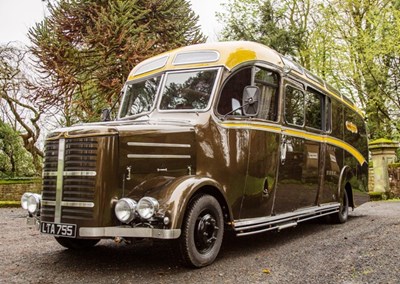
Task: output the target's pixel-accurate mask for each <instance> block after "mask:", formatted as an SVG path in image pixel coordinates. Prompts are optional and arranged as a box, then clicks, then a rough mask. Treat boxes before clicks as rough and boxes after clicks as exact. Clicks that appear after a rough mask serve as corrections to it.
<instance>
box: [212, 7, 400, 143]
mask: <svg viewBox="0 0 400 284" xmlns="http://www.w3.org/2000/svg"><path fill="white" fill-rule="evenodd" d="M399 3H400V2H399V1H394V0H383V1H381V0H371V1H363V0H355V1H353V0H315V1H311V0H283V1H271V0H245V1H239V0H230V1H229V2H228V4H226V12H225V13H221V14H219V18H220V21H221V22H223V23H224V24H225V28H224V30H223V32H222V38H223V39H229V40H233V39H235V40H253V41H258V42H262V43H264V44H266V45H269V46H271V47H273V48H275V49H276V50H277V51H279V52H280V53H282V54H283V55H286V56H290V57H293V58H294V59H296V61H298V62H299V63H300V64H302V65H303V66H305V67H306V68H308V69H310V70H311V71H313V72H314V73H316V74H317V75H319V76H320V77H321V78H323V79H325V80H327V81H328V82H330V83H331V84H332V85H333V86H335V87H336V88H338V89H339V90H340V91H341V93H342V94H344V95H347V96H350V97H351V98H352V99H353V100H354V101H355V102H356V103H357V105H358V106H359V107H361V108H362V110H363V111H364V112H365V113H366V115H367V117H368V126H369V132H370V136H371V138H372V139H376V138H381V137H386V138H391V139H398V138H399V136H400V112H399V109H400V89H399V87H400V69H399V66H400V33H399V30H400V4H399Z"/></svg>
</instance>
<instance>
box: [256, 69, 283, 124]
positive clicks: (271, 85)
mask: <svg viewBox="0 0 400 284" xmlns="http://www.w3.org/2000/svg"><path fill="white" fill-rule="evenodd" d="M254 71H255V72H254V73H255V75H254V84H255V85H256V86H257V87H258V88H259V89H260V101H259V104H258V105H259V108H260V110H259V113H258V116H257V117H258V118H261V119H266V120H272V121H276V120H277V118H278V87H279V77H278V75H277V74H276V73H274V72H272V71H268V70H265V69H262V68H258V67H255V68H254Z"/></svg>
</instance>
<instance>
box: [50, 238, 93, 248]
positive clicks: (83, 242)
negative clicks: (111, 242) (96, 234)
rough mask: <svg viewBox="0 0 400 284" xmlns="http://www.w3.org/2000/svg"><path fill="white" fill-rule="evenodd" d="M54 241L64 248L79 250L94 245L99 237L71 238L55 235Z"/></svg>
mask: <svg viewBox="0 0 400 284" xmlns="http://www.w3.org/2000/svg"><path fill="white" fill-rule="evenodd" d="M55 239H56V241H57V242H58V243H59V244H60V245H62V246H63V247H65V248H68V249H73V250H79V249H84V248H91V247H94V246H95V245H96V244H97V243H98V242H99V241H100V239H71V238H62V237H55Z"/></svg>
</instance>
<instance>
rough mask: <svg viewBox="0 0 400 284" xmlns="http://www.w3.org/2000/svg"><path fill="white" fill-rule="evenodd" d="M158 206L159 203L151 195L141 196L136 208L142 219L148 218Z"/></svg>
mask: <svg viewBox="0 0 400 284" xmlns="http://www.w3.org/2000/svg"><path fill="white" fill-rule="evenodd" d="M159 207H160V205H159V203H158V201H157V199H155V198H153V197H143V198H142V199H140V200H139V203H138V206H137V209H136V210H137V212H138V213H139V215H140V217H142V218H143V219H150V218H151V217H153V216H154V214H155V213H157V211H158V208H159Z"/></svg>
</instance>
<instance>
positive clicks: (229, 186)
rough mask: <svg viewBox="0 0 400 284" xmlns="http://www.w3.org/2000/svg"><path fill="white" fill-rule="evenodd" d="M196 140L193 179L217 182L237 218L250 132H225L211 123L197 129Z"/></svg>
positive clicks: (230, 129)
mask: <svg viewBox="0 0 400 284" xmlns="http://www.w3.org/2000/svg"><path fill="white" fill-rule="evenodd" d="M196 139H197V154H196V156H197V166H196V169H197V171H196V175H200V176H208V177H210V178H212V179H213V180H216V181H218V183H219V184H220V185H221V187H222V189H223V191H224V192H225V194H226V197H227V202H228V204H229V205H230V207H231V210H232V213H233V218H234V219H237V218H239V213H240V208H241V203H242V197H243V191H244V188H245V182H246V174H247V162H248V152H249V139H250V138H249V130H248V129H240V128H238V129H236V128H225V127H223V126H221V125H220V124H218V123H216V122H215V121H214V120H213V119H210V121H209V123H206V124H205V125H203V126H200V127H198V128H196Z"/></svg>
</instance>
